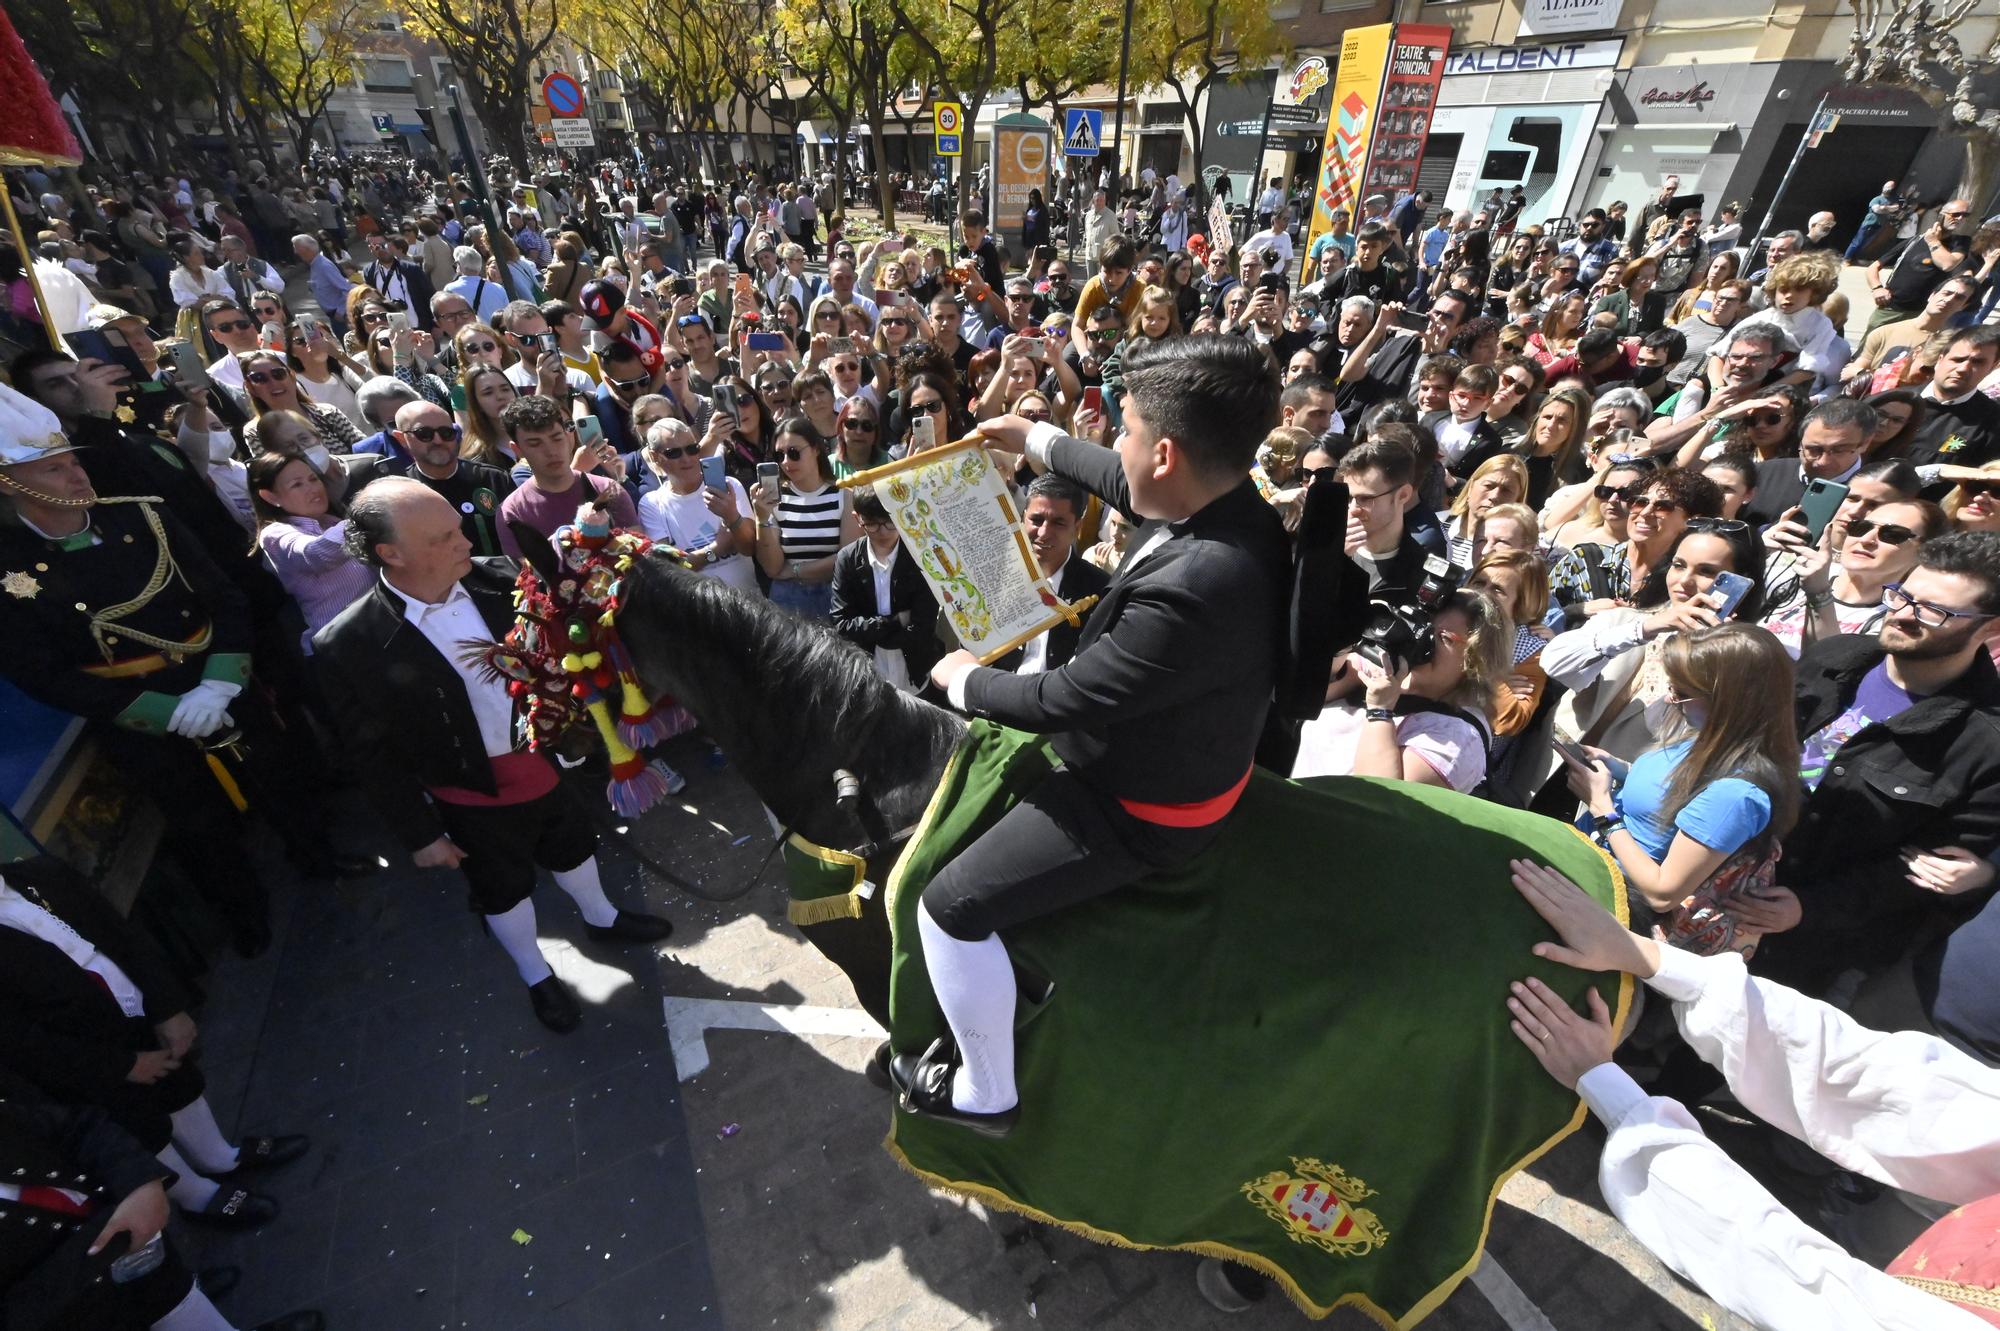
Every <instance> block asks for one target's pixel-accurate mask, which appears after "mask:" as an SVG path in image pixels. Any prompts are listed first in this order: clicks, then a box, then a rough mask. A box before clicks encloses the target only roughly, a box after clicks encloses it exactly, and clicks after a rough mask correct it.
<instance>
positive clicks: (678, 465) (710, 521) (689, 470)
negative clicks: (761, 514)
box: [639, 413, 757, 596]
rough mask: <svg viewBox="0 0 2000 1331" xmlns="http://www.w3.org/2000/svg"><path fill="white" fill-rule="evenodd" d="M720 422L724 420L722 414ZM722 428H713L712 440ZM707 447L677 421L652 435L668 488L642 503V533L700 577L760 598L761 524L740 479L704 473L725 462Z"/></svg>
mask: <svg viewBox="0 0 2000 1331" xmlns="http://www.w3.org/2000/svg"><path fill="white" fill-rule="evenodd" d="M716 419H717V420H718V421H719V420H721V419H722V416H721V414H720V413H717V416H716ZM717 428H718V427H717V426H716V425H715V424H713V423H711V425H710V426H709V435H710V437H711V438H712V437H713V436H714V435H715V432H716V430H717ZM705 443H706V441H704V440H697V439H696V438H695V437H694V431H693V430H692V429H690V428H689V427H688V424H687V422H685V421H682V420H676V419H675V418H673V417H671V416H669V417H666V418H665V419H663V420H660V421H656V422H655V423H654V424H653V425H652V427H651V428H650V429H648V430H647V431H646V456H647V460H648V462H650V463H652V464H654V465H657V466H658V468H659V470H660V473H661V475H662V476H664V477H665V478H666V484H665V485H664V486H661V487H660V488H659V489H656V490H649V491H647V492H646V493H645V494H643V495H641V496H640V497H639V528H640V530H642V531H644V532H645V533H646V535H647V536H648V537H650V538H651V539H653V540H655V541H664V542H666V543H667V544H669V545H671V546H673V547H674V548H675V549H677V550H679V551H680V552H681V553H682V554H684V555H686V556H687V557H688V559H689V560H691V561H692V562H693V564H694V567H695V571H696V572H698V573H700V574H702V575H703V576H705V577H711V578H715V579H718V580H719V581H722V582H725V583H727V584H729V585H730V586H731V587H734V588H736V589H737V590H738V591H740V592H747V593H749V594H751V595H753V596H754V595H755V594H756V592H757V573H756V570H755V569H754V568H752V567H751V564H750V552H751V551H752V550H754V549H755V548H756V543H757V522H756V519H755V518H754V517H752V516H751V508H750V496H749V494H748V492H746V491H745V490H744V488H743V483H742V482H741V481H739V480H737V479H736V478H735V477H734V476H729V475H726V474H725V475H722V476H720V477H718V476H716V475H715V474H714V469H713V468H712V467H711V468H705V467H704V465H703V464H704V463H713V462H718V461H720V459H718V458H715V457H713V456H711V455H708V454H707V453H706V451H705V448H704V445H705ZM718 481H719V482H720V483H718Z"/></svg>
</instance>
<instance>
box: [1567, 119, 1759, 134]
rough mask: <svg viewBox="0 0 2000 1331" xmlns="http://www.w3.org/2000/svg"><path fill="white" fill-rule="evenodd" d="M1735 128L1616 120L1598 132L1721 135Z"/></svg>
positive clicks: (1703, 122) (1702, 123)
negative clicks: (1628, 123)
mask: <svg viewBox="0 0 2000 1331" xmlns="http://www.w3.org/2000/svg"><path fill="white" fill-rule="evenodd" d="M1735 128H1736V126H1734V125H1719V124H1717V123H1716V122H1715V121H1713V120H1664V121H1654V122H1652V123H1650V124H1645V125H1621V124H1619V123H1618V122H1617V121H1615V120H1614V121H1612V122H1610V123H1609V124H1601V125H1599V126H1598V127H1597V132H1598V133H1599V134H1615V133H1617V132H1618V131H1619V130H1627V131H1637V132H1645V131H1659V132H1661V133H1669V134H1720V133H1722V132H1723V131H1724V130H1726V129H1735Z"/></svg>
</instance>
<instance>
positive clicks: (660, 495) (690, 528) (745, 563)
mask: <svg viewBox="0 0 2000 1331" xmlns="http://www.w3.org/2000/svg"><path fill="white" fill-rule="evenodd" d="M726 479H727V481H728V483H729V494H730V497H731V498H733V499H735V500H736V511H737V512H738V513H748V512H749V511H750V496H749V495H747V494H745V493H744V492H743V483H742V482H741V481H739V480H737V479H736V478H735V477H734V476H730V477H727V478H726ZM702 493H703V492H702V491H701V490H696V491H695V492H694V493H693V494H685V495H684V494H675V493H674V491H673V487H671V486H666V485H662V486H661V487H660V488H659V489H657V490H648V491H647V492H646V493H645V494H642V495H640V496H639V530H641V531H643V532H645V533H646V535H647V536H648V537H650V538H651V539H653V540H655V541H665V542H667V543H668V544H669V545H672V546H674V547H676V548H677V549H681V550H700V549H703V548H704V547H706V546H710V545H713V544H715V537H716V533H717V532H719V531H720V530H721V529H722V520H721V519H720V518H718V517H716V516H715V514H713V513H711V512H709V511H708V501H707V500H705V499H704V498H702ZM697 571H698V572H700V573H703V574H705V575H707V576H708V577H711V578H720V579H721V580H722V581H723V582H726V583H728V584H729V585H730V586H732V587H734V588H736V590H738V591H741V592H749V593H751V594H752V595H755V594H756V592H757V573H756V570H754V569H752V568H751V567H750V556H749V555H745V554H735V555H731V556H729V558H727V559H725V560H722V561H721V562H720V563H715V564H708V565H704V566H699V567H698V568H697Z"/></svg>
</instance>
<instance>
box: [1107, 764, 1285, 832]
mask: <svg viewBox="0 0 2000 1331" xmlns="http://www.w3.org/2000/svg"><path fill="white" fill-rule="evenodd" d="M1252 770H1254V764H1253V765H1252V766H1251V767H1246V768H1244V769H1243V775H1242V776H1240V777H1238V778H1237V779H1236V784H1235V785H1233V786H1231V787H1230V788H1229V789H1227V790H1225V791H1223V792H1222V793H1221V794H1220V795H1211V796H1209V797H1208V798H1207V799H1205V800H1196V801H1194V802H1193V803H1192V804H1147V803H1145V802H1144V801H1142V800H1123V799H1122V800H1119V801H1118V803H1119V806H1120V807H1122V808H1123V809H1124V810H1125V812H1127V813H1129V814H1131V815H1132V816H1133V817H1134V818H1137V819H1138V820H1139V821H1140V822H1142V823H1156V824H1158V825H1159V826H1161V827H1207V826H1208V825H1209V824H1210V823H1219V822H1221V821H1222V820H1223V819H1224V818H1227V817H1228V816H1229V811H1230V810H1231V809H1233V808H1235V807H1236V801H1237V800H1239V799H1241V798H1243V788H1244V787H1245V786H1247V785H1249V784H1250V773H1251V771H1252Z"/></svg>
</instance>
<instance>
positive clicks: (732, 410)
mask: <svg viewBox="0 0 2000 1331" xmlns="http://www.w3.org/2000/svg"><path fill="white" fill-rule="evenodd" d="M709 396H710V397H711V398H712V399H713V400H714V402H715V409H716V410H717V411H719V412H721V413H722V414H723V415H725V416H727V417H729V419H731V420H733V421H736V422H737V423H738V424H741V423H742V420H743V418H742V416H740V415H739V414H738V413H737V407H736V403H737V398H736V389H735V388H734V387H733V386H731V385H729V384H717V385H716V386H715V391H714V392H713V393H711V394H710V395H709Z"/></svg>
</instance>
